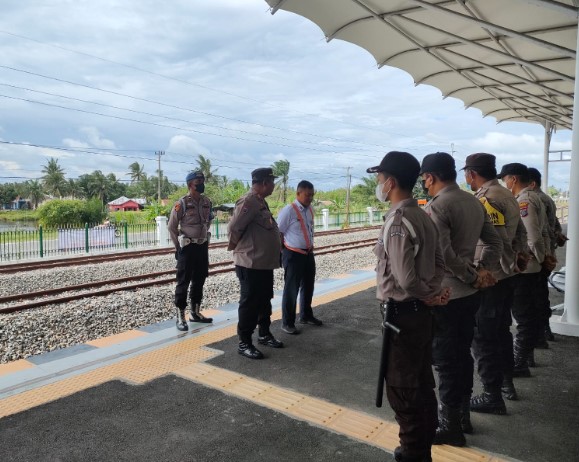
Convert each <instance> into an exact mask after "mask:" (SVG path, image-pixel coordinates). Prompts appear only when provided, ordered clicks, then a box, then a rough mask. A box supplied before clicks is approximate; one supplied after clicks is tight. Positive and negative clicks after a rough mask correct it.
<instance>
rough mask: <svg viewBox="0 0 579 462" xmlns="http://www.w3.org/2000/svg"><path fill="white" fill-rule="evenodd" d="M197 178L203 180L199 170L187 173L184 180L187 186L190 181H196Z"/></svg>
mask: <svg viewBox="0 0 579 462" xmlns="http://www.w3.org/2000/svg"><path fill="white" fill-rule="evenodd" d="M197 178H202V179H205V175H203V172H202V171H201V170H197V171H195V172H189V173H188V174H187V177H186V178H185V183H187V184H189V182H190V181H191V180H196V179H197Z"/></svg>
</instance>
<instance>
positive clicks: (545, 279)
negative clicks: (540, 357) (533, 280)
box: [539, 268, 552, 335]
mask: <svg viewBox="0 0 579 462" xmlns="http://www.w3.org/2000/svg"><path fill="white" fill-rule="evenodd" d="M539 274H540V275H541V286H540V289H539V292H540V297H541V305H542V307H543V309H542V313H543V316H542V317H543V325H544V326H547V325H548V324H549V318H550V317H551V314H552V311H551V301H550V300H549V276H550V275H551V272H550V271H547V270H546V269H544V268H541V271H540V273H539ZM539 335H541V332H539Z"/></svg>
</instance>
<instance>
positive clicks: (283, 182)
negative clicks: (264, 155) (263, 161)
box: [271, 160, 290, 204]
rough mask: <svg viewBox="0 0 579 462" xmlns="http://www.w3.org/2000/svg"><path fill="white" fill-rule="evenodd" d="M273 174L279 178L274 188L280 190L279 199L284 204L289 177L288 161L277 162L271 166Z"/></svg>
mask: <svg viewBox="0 0 579 462" xmlns="http://www.w3.org/2000/svg"><path fill="white" fill-rule="evenodd" d="M271 168H272V170H273V174H274V175H275V176H278V177H279V180H277V182H276V186H277V187H278V188H279V189H280V191H281V194H280V197H281V199H282V200H283V203H284V204H285V203H286V201H287V182H288V176H289V169H290V163H289V160H277V161H275V162H274V163H273V165H272V166H271Z"/></svg>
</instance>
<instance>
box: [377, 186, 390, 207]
mask: <svg viewBox="0 0 579 462" xmlns="http://www.w3.org/2000/svg"><path fill="white" fill-rule="evenodd" d="M385 183H386V182H384V183H378V184H377V185H376V199H378V200H379V201H380V202H386V201H388V194H390V191H392V188H390V189H389V190H388V191H386V192H384V191H383V189H384V184H385Z"/></svg>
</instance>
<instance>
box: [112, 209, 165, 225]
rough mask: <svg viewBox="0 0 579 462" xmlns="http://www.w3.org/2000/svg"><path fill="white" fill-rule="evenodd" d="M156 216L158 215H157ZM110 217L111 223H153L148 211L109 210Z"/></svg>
mask: <svg viewBox="0 0 579 462" xmlns="http://www.w3.org/2000/svg"><path fill="white" fill-rule="evenodd" d="M155 216H156V215H155ZM108 219H109V221H110V222H111V223H128V224H129V225H141V224H146V223H151V221H152V220H154V217H153V219H152V220H151V219H149V216H148V214H147V212H146V211H143V212H123V211H117V212H109V214H108Z"/></svg>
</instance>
